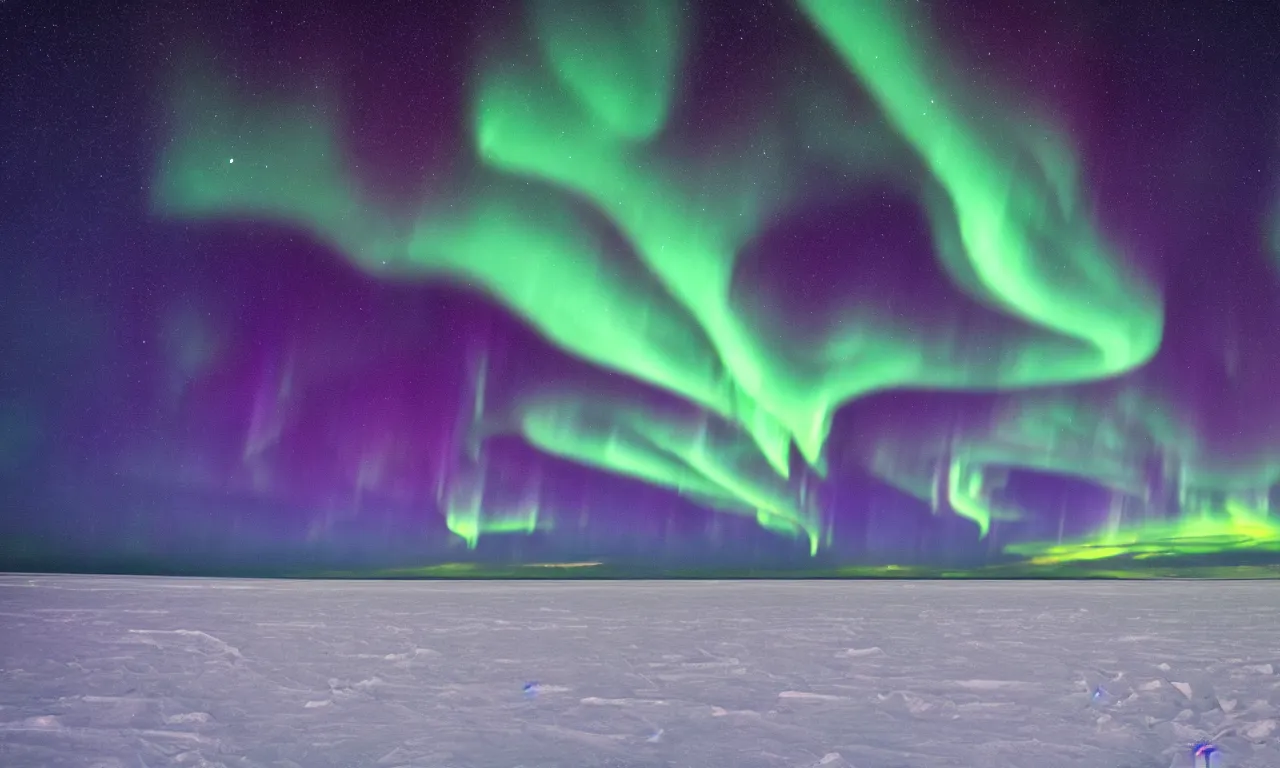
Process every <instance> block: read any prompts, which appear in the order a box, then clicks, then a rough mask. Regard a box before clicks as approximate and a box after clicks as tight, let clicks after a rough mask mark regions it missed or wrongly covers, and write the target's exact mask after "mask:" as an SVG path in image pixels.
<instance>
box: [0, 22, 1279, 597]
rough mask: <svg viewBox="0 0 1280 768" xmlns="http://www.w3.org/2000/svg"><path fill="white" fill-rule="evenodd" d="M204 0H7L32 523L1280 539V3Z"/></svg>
mask: <svg viewBox="0 0 1280 768" xmlns="http://www.w3.org/2000/svg"><path fill="white" fill-rule="evenodd" d="M187 5H188V7H185V8H181V9H178V8H175V7H174V6H173V4H167V3H146V2H133V3H129V2H114V3H113V2H106V3H102V4H98V5H95V6H93V7H91V8H87V9H86V8H77V7H76V6H74V5H72V4H70V3H58V2H53V3H34V2H29V1H28V0H9V1H8V2H6V3H3V4H0V27H3V28H4V29H6V30H10V34H9V35H7V36H8V37H9V39H10V41H16V45H14V44H10V45H4V46H0V48H3V53H0V56H3V68H4V71H5V72H6V77H5V78H4V85H3V87H4V89H5V92H4V98H3V99H2V100H0V111H2V116H0V126H3V130H0V143H2V146H0V168H3V175H2V177H0V178H3V185H2V186H0V192H2V193H3V196H4V200H3V203H4V205H3V210H4V212H5V214H4V216H3V220H0V248H2V249H3V251H2V252H3V253H4V254H5V255H6V257H7V258H6V259H5V262H4V263H5V265H6V266H5V271H4V279H3V281H2V282H0V325H2V327H3V328H4V333H3V334H2V335H0V345H2V346H0V500H3V507H2V508H0V541H2V543H0V567H5V568H54V569H76V570H95V569H132V570H139V569H141V570H150V571H162V572H182V573H196V572H218V571H219V570H220V569H221V570H227V569H232V570H235V569H240V570H245V569H249V570H253V571H254V572H264V573H269V572H280V573H287V572H319V571H322V570H325V569H328V570H329V571H335V570H341V571H342V572H346V573H390V572H393V571H396V570H397V569H399V571H400V572H414V571H413V569H415V568H416V569H429V568H432V567H441V566H443V565H445V564H458V563H470V564H472V565H473V566H475V565H476V564H486V566H494V567H497V566H499V565H501V566H503V567H507V566H512V565H519V564H541V563H571V562H582V561H586V562H602V563H607V564H608V563H617V564H630V565H629V566H628V567H639V565H640V564H643V565H644V566H645V567H650V568H655V567H656V568H670V569H678V570H681V572H695V571H696V572H705V573H712V572H716V571H717V570H723V569H728V568H748V569H754V568H766V569H774V570H775V571H778V572H784V571H792V572H796V573H805V572H810V571H815V570H821V569H828V570H830V569H836V570H837V571H838V570H839V569H841V568H844V569H846V571H844V572H848V573H853V572H855V571H856V572H859V573H874V572H887V571H886V569H894V568H898V569H903V568H907V569H910V568H915V569H920V568H932V569H935V570H939V569H941V571H946V572H950V573H981V572H993V571H991V569H998V568H1017V569H1021V571H1019V572H1021V573H1035V572H1037V571H1039V572H1042V573H1046V574H1056V573H1063V572H1071V569H1076V571H1077V572H1083V569H1087V568H1093V569H1110V570H1112V571H1114V572H1129V571H1132V570H1134V569H1139V568H1141V567H1155V566H1159V567H1167V568H1175V569H1176V568H1178V567H1182V566H1188V567H1189V565H1188V564H1203V563H1213V564H1216V565H1241V564H1259V563H1262V564H1265V563H1269V562H1275V561H1276V560H1280V554H1278V553H1280V511H1276V510H1273V507H1274V506H1276V505H1277V503H1278V502H1280V492H1278V491H1277V486H1278V485H1280V386H1278V384H1277V382H1280V13H1277V12H1276V11H1275V10H1271V9H1266V8H1264V7H1263V6H1262V5H1259V4H1251V3H1214V4H1206V3H1197V2H1159V3H1146V2H1119V3H1117V2H1108V1H1103V0H1099V1H1097V2H1092V1H1087V2H1070V3H1059V2H1049V1H1048V0H1042V1H1041V2H1035V3H1020V2H1013V0H973V1H971V2H963V3H960V2H956V3H951V2H941V1H939V2H930V3H924V2H872V1H871V0H868V2H865V3H850V2H844V0H786V1H783V0H776V1H775V0H736V1H735V2H722V1H721V0H707V1H706V2H697V1H695V0H510V1H508V0H494V1H491V2H478V1H477V2H457V3H408V2H391V1H387V2H372V3H370V4H367V5H363V4H360V5H358V4H351V3H341V2H337V1H336V0H317V1H316V2H308V3H267V2H256V1H255V0H239V1H237V2H226V3H220V2H202V3H193V4H187ZM619 567H623V566H621V565H620V566H619ZM857 569H862V570H857ZM984 569H986V570H984ZM1064 569H1066V570H1065V571H1064ZM421 572H424V573H425V572H427V571H421Z"/></svg>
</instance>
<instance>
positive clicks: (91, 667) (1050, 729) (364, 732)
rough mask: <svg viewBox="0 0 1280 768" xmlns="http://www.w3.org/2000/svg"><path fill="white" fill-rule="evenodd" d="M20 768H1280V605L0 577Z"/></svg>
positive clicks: (677, 587)
mask: <svg viewBox="0 0 1280 768" xmlns="http://www.w3.org/2000/svg"><path fill="white" fill-rule="evenodd" d="M0 667H3V669H2V670H0V765H3V766H5V768H25V767H26V766H39V768H62V767H63V766H67V767H70V766H75V767H76V768H158V767H159V766H199V767H201V768H213V767H221V766H226V767H227V768H241V767H247V766H272V767H275V768H359V767H361V766H368V767H369V768H374V767H378V768H408V767H409V766H422V767H424V768H425V767H427V766H454V767H457V768H516V767H517V766H522V767H523V768H544V767H545V768H551V767H552V766H554V767H555V768H576V767H578V766H583V767H591V766H599V767H601V768H604V767H606V766H607V767H609V768H657V767H658V766H689V767H690V768H692V767H694V766H714V767H716V768H719V767H724V768H766V767H772V766H778V767H780V768H781V767H787V768H815V767H817V766H825V767H826V768H850V767H855V766H856V768H935V767H937V768H941V767H942V766H948V767H951V768H1015V767H1016V768H1058V767H1059V766H1061V767H1062V768H1068V767H1069V768H1169V766H1177V767H1178V768H1182V767H1183V766H1185V767H1186V768H1190V766H1191V764H1192V758H1191V755H1190V746H1191V745H1192V744H1193V743H1194V742H1196V741H1199V740H1201V739H1210V740H1213V741H1214V742H1215V743H1217V744H1218V745H1219V746H1220V747H1221V749H1222V751H1221V753H1220V756H1221V757H1222V758H1223V762H1222V765H1225V766H1230V767H1231V768H1255V767H1256V768H1264V767H1265V768H1274V767H1275V766H1280V747H1278V746H1277V739H1278V738H1280V727H1278V726H1277V723H1278V722H1280V675H1277V670H1280V587H1278V586H1277V585H1276V584H1274V583H1267V582H1139V583H1134V582H1126V583H1098V582H1086V583H1069V582H1052V583H1050V582H985V583H976V582H923V583H921V582H720V583H717V582H663V583H656V582H622V583H616V582H615V583H605V582H595V583H590V582H560V583H549V582H516V583H513V582H333V581H327V582H316V581H313V582H304V581H298V582H288V581H228V580H198V579H158V578H124V577H51V576H0Z"/></svg>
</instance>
